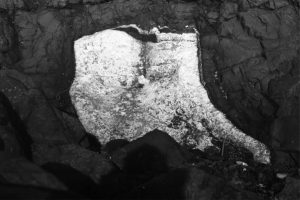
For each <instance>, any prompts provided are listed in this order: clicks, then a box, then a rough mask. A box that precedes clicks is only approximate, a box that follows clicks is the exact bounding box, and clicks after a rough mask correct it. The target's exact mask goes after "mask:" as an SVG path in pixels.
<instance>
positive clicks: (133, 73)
mask: <svg viewBox="0 0 300 200" xmlns="http://www.w3.org/2000/svg"><path fill="white" fill-rule="evenodd" d="M131 27H132V28H136V29H137V30H138V32H139V33H140V34H150V33H151V34H155V35H156V38H157V42H142V41H140V40H137V39H135V38H134V37H132V36H130V35H129V34H127V33H126V32H123V31H119V30H113V29H111V30H105V31H102V32H98V33H95V34H93V35H90V36H85V37H83V38H81V39H79V40H77V41H76V42H75V47H74V48H75V56H76V75H75V80H74V82H73V84H72V87H71V90H70V95H71V97H72V101H73V103H74V105H75V107H76V110H77V112H78V115H79V118H80V120H81V122H82V124H83V126H84V127H85V129H86V130H87V131H88V132H90V133H91V134H93V135H95V136H97V138H98V139H99V141H100V142H101V143H104V144H105V143H107V142H108V141H110V140H112V139H120V138H125V139H128V140H134V139H137V138H139V137H141V136H142V135H144V134H145V133H147V132H149V131H151V130H153V129H155V128H157V129H160V130H162V131H165V132H167V133H169V134H170V135H171V136H172V137H173V138H174V139H175V140H176V141H177V142H179V143H181V144H183V143H184V144H187V145H190V146H192V147H194V148H198V149H201V150H203V149H204V148H206V147H207V146H211V145H212V144H211V142H210V140H211V136H212V135H214V136H215V137H218V138H223V139H224V138H226V139H228V140H231V141H233V142H235V143H237V144H239V145H242V146H244V147H246V148H247V149H248V150H250V151H251V152H252V153H253V154H254V157H255V159H256V160H257V161H260V162H263V163H269V159H270V158H269V157H270V155H269V151H268V149H267V148H266V147H265V146H264V145H263V144H261V143H260V142H258V141H256V140H255V139H253V138H251V137H250V136H247V135H246V134H244V133H243V132H241V131H240V130H238V129H237V128H236V127H235V126H234V125H233V124H232V123H231V122H230V121H229V120H228V119H227V118H226V117H225V116H224V114H223V113H221V112H220V111H219V110H217V109H216V108H215V107H214V106H213V104H212V103H211V102H210V99H209V98H208V94H207V92H206V90H205V88H204V87H203V86H202V84H201V83H200V78H199V77H200V74H199V66H201V65H199V58H198V37H197V34H196V33H183V34H175V33H159V31H158V29H152V31H150V32H147V31H143V30H140V29H139V28H138V27H136V26H131ZM123 28H124V26H123ZM200 64H201V63H200Z"/></svg>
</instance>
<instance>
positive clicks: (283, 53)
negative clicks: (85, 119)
mask: <svg viewBox="0 0 300 200" xmlns="http://www.w3.org/2000/svg"><path fill="white" fill-rule="evenodd" d="M0 7H1V8H2V9H3V11H4V12H3V13H2V15H1V19H2V21H3V23H2V26H3V27H4V28H3V31H2V32H3V33H1V38H6V39H5V40H3V41H4V43H5V45H4V47H5V49H7V48H9V50H8V51H5V52H2V53H1V56H0V61H1V68H15V69H18V70H19V71H21V72H24V73H26V74H29V75H30V76H31V78H32V79H33V81H34V82H35V84H36V85H37V86H38V87H39V88H41V89H42V90H43V92H44V94H45V95H46V96H47V97H48V98H51V99H52V100H53V101H55V102H56V103H55V105H57V106H60V107H63V108H65V107H66V106H68V105H70V101H65V100H64V99H67V98H63V97H64V96H65V95H66V94H67V93H68V89H69V87H70V84H71V83H72V80H73V77H74V69H75V67H74V66H75V64H74V54H73V41H74V40H76V39H78V38H79V37H81V36H83V35H87V34H91V33H94V32H97V31H100V30H104V29H107V28H111V27H116V26H118V25H122V24H129V23H134V24H138V25H140V26H141V27H142V28H144V29H149V28H151V27H153V26H161V27H163V26H168V27H169V30H171V31H174V32H176V31H177V32H185V31H187V30H188V31H190V29H191V28H193V27H196V28H197V29H198V31H199V32H200V43H201V53H202V56H201V57H202V61H203V66H202V71H203V77H202V78H201V81H202V83H203V84H204V85H205V88H206V89H207V91H208V93H209V96H210V98H211V100H212V102H213V103H214V105H216V106H217V107H218V108H219V109H221V110H222V111H223V112H224V113H226V115H227V116H228V117H229V118H230V119H232V120H233V122H234V123H235V124H236V125H237V126H238V127H239V128H241V129H242V130H245V132H247V134H250V135H251V136H254V137H255V138H257V139H259V140H261V141H263V142H265V143H268V144H270V137H271V135H270V131H269V128H270V125H271V124H272V122H273V120H274V119H275V118H277V117H278V114H277V113H276V112H277V110H278V108H279V107H281V104H282V103H283V101H285V98H286V92H287V91H288V90H289V89H290V88H291V87H292V86H293V85H294V84H295V83H296V82H297V79H298V75H297V74H299V73H298V72H297V70H298V69H299V62H298V61H297V58H298V57H299V56H298V55H299V51H298V49H299V45H298V44H299V42H297V41H299V21H300V20H299V1H296V0H294V1H287V0H280V1H271V0H263V1H245V0H240V1H233V0H226V1H222V2H220V1H198V2H193V1H183V2H177V1H158V2H154V1H144V0H140V1H134V0H132V1H123V0H115V1H102V0H101V1H90V0H87V1H83V0H74V1H73V0H59V1H48V0H30V1H23V0H13V1H8V0H3V1H1V2H0ZM265 27H267V28H265ZM7 33H10V34H14V35H15V36H17V37H14V38H15V39H14V41H12V38H11V37H8V35H7ZM11 42H12V43H11ZM289 107H293V106H292V105H290V106H289Z"/></svg>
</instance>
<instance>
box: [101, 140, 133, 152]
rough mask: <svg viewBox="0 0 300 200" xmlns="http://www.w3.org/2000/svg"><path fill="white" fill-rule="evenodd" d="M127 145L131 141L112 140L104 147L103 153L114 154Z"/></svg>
mask: <svg viewBox="0 0 300 200" xmlns="http://www.w3.org/2000/svg"><path fill="white" fill-rule="evenodd" d="M126 144H129V141H128V140H125V139H116V140H111V141H109V142H108V143H107V144H106V145H105V146H104V148H103V152H105V153H107V154H112V153H113V152H114V151H116V150H118V149H120V148H122V147H123V146H125V145H126Z"/></svg>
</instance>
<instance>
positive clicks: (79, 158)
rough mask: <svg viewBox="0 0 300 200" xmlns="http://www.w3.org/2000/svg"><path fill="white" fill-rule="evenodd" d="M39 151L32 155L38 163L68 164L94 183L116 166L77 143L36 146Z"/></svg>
mask: <svg viewBox="0 0 300 200" xmlns="http://www.w3.org/2000/svg"><path fill="white" fill-rule="evenodd" d="M38 148H39V150H38V151H36V152H40V154H38V155H34V159H35V162H37V163H39V164H41V165H42V164H46V163H48V162H50V163H53V162H54V163H59V164H63V165H66V166H70V167H72V168H74V169H75V170H77V171H79V172H81V173H82V174H84V175H85V176H88V177H90V178H91V179H92V180H93V181H94V182H95V183H100V182H101V181H102V178H103V177H104V176H106V175H108V174H110V173H112V172H114V171H115V170H116V169H117V168H116V167H115V166H114V165H113V163H111V162H110V161H109V160H107V159H106V158H104V156H103V155H101V154H99V153H96V152H92V151H89V150H87V149H84V148H82V147H80V146H78V145H61V146H54V147H49V146H46V145H43V146H40V147H38Z"/></svg>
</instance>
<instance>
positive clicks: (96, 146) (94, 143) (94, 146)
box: [78, 133, 102, 153]
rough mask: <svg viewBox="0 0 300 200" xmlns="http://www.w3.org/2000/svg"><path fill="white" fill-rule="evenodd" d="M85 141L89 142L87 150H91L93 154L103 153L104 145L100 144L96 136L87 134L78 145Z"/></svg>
mask: <svg viewBox="0 0 300 200" xmlns="http://www.w3.org/2000/svg"><path fill="white" fill-rule="evenodd" d="M83 140H87V141H88V146H87V147H86V149H88V150H91V151H93V152H97V153H101V148H102V145H101V143H100V142H99V140H98V139H97V138H96V136H94V135H92V134H90V133H86V134H85V135H84V137H82V138H81V140H80V141H79V142H78V143H79V144H80V143H81V142H82V141H83Z"/></svg>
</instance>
